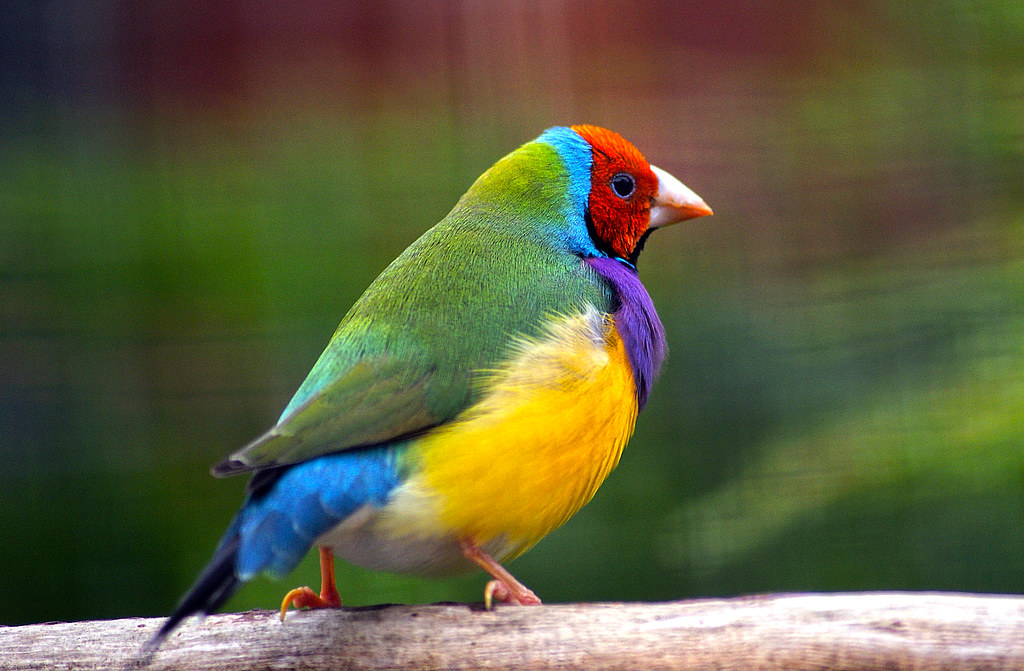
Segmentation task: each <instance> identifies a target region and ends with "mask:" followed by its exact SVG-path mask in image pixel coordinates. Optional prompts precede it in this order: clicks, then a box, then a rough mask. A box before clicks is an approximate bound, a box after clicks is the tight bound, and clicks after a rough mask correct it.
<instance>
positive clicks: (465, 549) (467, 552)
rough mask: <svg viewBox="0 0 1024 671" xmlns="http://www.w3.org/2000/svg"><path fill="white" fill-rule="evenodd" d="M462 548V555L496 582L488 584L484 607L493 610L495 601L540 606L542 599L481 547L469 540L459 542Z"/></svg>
mask: <svg viewBox="0 0 1024 671" xmlns="http://www.w3.org/2000/svg"><path fill="white" fill-rule="evenodd" d="M459 545H461V546H462V554H463V555H464V556H465V557H466V559H471V560H472V561H474V562H475V563H476V564H477V565H479V566H480V568H482V569H483V570H485V571H487V573H488V574H490V576H491V577H492V578H494V580H492V581H490V582H489V583H487V587H485V588H484V607H485V608H486V609H487V610H490V609H491V602H492V600H494V599H497V600H498V601H503V602H505V603H512V604H516V605H519V606H537V605H540V599H538V598H537V595H536V594H534V593H533V592H532V591H531V590H530V589H529V588H528V587H527V586H526V585H524V584H523V583H521V582H519V581H518V580H516V579H515V578H514V577H513V576H512V574H511V573H509V572H508V570H507V569H506V568H505V567H504V566H502V565H501V564H499V563H498V562H497V561H495V560H494V558H493V557H491V555H489V554H487V553H486V552H484V551H483V550H481V549H480V547H479V546H478V545H477V544H476V543H474V542H473V541H472V540H470V539H468V538H463V539H462V540H461V541H459Z"/></svg>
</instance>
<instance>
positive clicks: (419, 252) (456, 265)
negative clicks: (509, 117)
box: [214, 142, 613, 474]
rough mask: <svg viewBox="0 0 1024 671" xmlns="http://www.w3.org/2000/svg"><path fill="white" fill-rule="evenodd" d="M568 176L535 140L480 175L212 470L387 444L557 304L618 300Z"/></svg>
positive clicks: (447, 404) (471, 388) (421, 425)
mask: <svg viewBox="0 0 1024 671" xmlns="http://www.w3.org/2000/svg"><path fill="white" fill-rule="evenodd" d="M568 182H569V175H568V172H567V170H566V168H565V165H564V163H563V160H562V158H561V157H560V155H559V154H558V153H557V152H556V150H555V149H554V148H553V147H552V146H550V145H549V144H546V143H542V142H531V143H529V144H527V145H524V146H523V147H521V148H519V149H518V150H516V151H515V152H513V153H512V154H509V155H508V156H506V157H505V158H504V159H502V160H501V161H499V162H498V163H496V164H495V165H494V166H493V167H492V168H491V169H490V170H488V171H487V172H486V173H484V174H483V175H482V176H481V177H480V178H479V179H478V180H477V181H476V183H475V184H474V185H473V186H472V187H471V188H470V190H469V191H468V192H467V193H466V194H465V195H464V196H463V197H462V198H461V199H460V200H459V202H458V203H457V204H456V206H455V207H454V208H453V209H452V211H451V212H450V213H449V214H448V216H446V217H445V218H444V219H443V220H441V222H440V223H438V224H437V225H436V226H434V227H433V228H431V229H430V230H429V231H427V232H426V233H425V234H424V235H423V236H422V237H420V238H419V239H418V240H417V241H416V242H414V243H413V244H412V245H411V246H410V247H409V248H408V249H406V250H405V251H404V252H403V253H402V254H401V255H400V256H399V257H398V258H397V259H395V260H394V261H393V262H392V263H391V265H389V266H388V267H387V268H386V269H385V270H384V272H383V273H381V275H380V276H379V277H378V278H377V279H376V280H374V282H373V283H372V284H371V285H370V287H369V288H368V289H367V290H366V292H365V293H364V294H363V295H362V297H360V298H359V300H358V301H356V303H355V305H353V306H352V309H351V310H350V311H349V312H348V314H347V315H346V316H345V318H344V319H343V320H342V322H341V324H340V325H339V326H338V329H337V331H336V332H335V333H334V336H333V337H332V338H331V341H330V343H329V344H328V346H327V349H326V350H324V352H323V354H322V355H321V356H320V358H319V360H318V361H317V362H316V365H314V367H313V369H312V371H310V373H309V376H308V377H307V378H306V380H305V382H303V384H302V386H301V387H300V388H299V390H298V391H297V392H296V394H295V396H294V398H293V399H292V401H291V402H290V403H289V404H288V407H287V408H286V409H285V411H284V413H283V415H282V416H281V419H280V420H279V421H278V424H277V426H275V427H274V428H273V429H271V430H270V431H269V432H268V433H266V434H264V435H263V436H261V437H260V438H259V439H257V440H256V441H254V442H253V443H251V444H250V445H248V446H246V447H244V448H243V449H241V450H240V451H238V452H236V453H235V454H233V455H232V456H231V457H230V458H229V459H228V460H226V461H225V462H223V463H222V464H220V465H218V466H217V467H216V468H215V471H214V472H215V473H218V474H228V473H233V472H240V471H246V470H256V469H263V468H268V467H272V466H278V465H283V464H290V463H296V462H299V461H304V460H307V459H311V458H313V457H316V456H320V455H323V454H328V453H331V452H337V451H340V450H345V449H349V448H353V447H359V446H365V445H372V444H380V443H386V442H390V441H393V440H396V439H398V438H401V437H404V436H408V435H411V434H415V433H418V432H421V431H424V430H426V429H429V428H430V427H433V426H436V425H438V424H442V423H444V422H446V421H449V420H450V419H452V418H453V417H454V416H455V415H457V414H458V413H459V412H461V411H462V410H463V409H465V408H466V407H467V406H469V405H471V404H472V403H473V402H474V401H475V400H477V398H478V396H479V393H480V388H479V384H477V382H478V378H477V373H478V372H480V371H487V370H491V369H494V368H495V367H496V366H497V365H499V364H500V363H501V362H502V361H504V360H505V359H506V358H507V357H508V355H509V354H510V351H511V346H512V345H513V343H514V342H515V339H516V338H517V337H521V336H527V337H529V336H534V335H537V334H538V332H539V330H540V329H541V327H542V325H543V323H544V321H545V318H546V316H547V315H550V314H553V313H563V314H564V313H571V312H575V311H578V310H580V309H581V308H582V307H583V306H584V305H586V304H587V303H590V304H593V305H595V306H596V307H597V308H598V309H599V310H603V311H609V310H611V309H612V302H613V298H612V295H611V293H610V292H609V290H608V288H607V286H606V285H605V283H604V282H603V281H601V280H600V279H599V278H598V277H597V276H596V275H595V274H594V273H593V272H592V271H591V270H590V269H589V268H587V267H586V266H585V265H584V264H583V262H582V261H581V259H580V257H579V256H577V255H576V254H575V253H573V252H572V251H571V250H570V248H569V247H570V245H569V243H568V242H567V241H569V240H572V239H578V238H579V237H580V236H581V235H584V236H585V235H586V225H585V223H584V220H583V213H582V212H579V211H575V209H576V208H575V207H574V205H573V203H572V201H571V198H570V195H569V188H568Z"/></svg>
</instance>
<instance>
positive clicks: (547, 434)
mask: <svg viewBox="0 0 1024 671" xmlns="http://www.w3.org/2000/svg"><path fill="white" fill-rule="evenodd" d="M485 385H486V393H485V395H484V397H483V399H482V401H481V402H480V403H478V404H477V405H475V406H473V407H472V408H470V409H469V410H467V411H466V412H465V413H464V414H463V415H462V416H461V417H459V418H457V420H456V421H454V422H452V423H450V424H448V425H446V426H444V427H441V428H440V429H438V430H436V431H434V432H432V433H430V434H428V435H426V436H424V437H423V438H421V439H420V440H418V441H416V444H415V445H414V447H413V449H412V453H411V454H410V458H411V460H412V463H413V464H414V465H413V467H412V471H413V473H415V475H413V476H412V477H411V479H410V485H411V486H412V488H413V489H416V490H419V491H421V492H423V493H424V494H428V495H429V498H430V499H432V500H433V501H434V502H435V505H436V513H437V516H436V519H437V523H438V524H439V528H437V529H436V530H435V531H437V532H439V533H440V532H442V531H443V532H445V533H448V534H455V535H457V536H458V537H460V538H463V537H468V538H472V539H473V540H475V541H476V542H477V543H479V544H482V545H483V544H488V543H491V541H497V542H498V545H504V544H506V543H507V554H506V555H505V557H504V558H508V557H511V556H515V555H517V554H520V553H521V552H524V551H525V550H527V549H528V548H530V547H531V546H532V545H533V544H534V543H536V542H537V541H538V540H540V539H541V538H542V537H543V536H544V535H545V534H547V533H548V532H549V531H551V530H552V529H554V528H556V527H558V526H559V525H561V524H562V523H563V522H565V521H566V520H567V519H569V517H571V516H572V515H573V514H574V513H575V512H576V511H578V510H579V509H580V508H581V507H582V506H583V505H584V504H585V503H587V502H588V501H589V500H590V499H591V498H592V497H593V496H594V493H595V492H596V491H597V488H598V486H600V484H601V483H602V482H603V481H604V479H605V477H607V475H608V473H609V472H610V471H611V470H612V469H613V468H614V467H615V465H616V464H617V463H618V461H619V456H620V455H621V454H622V448H623V447H624V446H625V444H626V441H627V440H628V439H629V437H630V435H631V434H632V433H633V426H634V423H635V421H636V415H637V401H636V388H635V385H634V382H633V374H632V370H631V368H630V366H629V361H628V358H627V355H626V350H625V347H624V345H623V343H622V339H621V338H620V337H619V334H618V332H617V331H616V330H615V327H614V325H613V324H612V322H611V319H610V317H609V316H606V315H602V314H600V313H598V312H597V310H595V309H593V308H590V309H588V310H587V311H586V312H584V313H583V314H580V315H574V316H560V317H555V318H553V319H552V322H551V324H550V326H549V327H548V329H547V332H546V333H545V334H544V336H543V337H541V338H539V339H537V340H531V341H523V342H521V343H520V345H519V347H518V348H517V351H516V353H515V355H514V356H513V357H512V359H511V360H510V361H509V362H508V363H506V364H505V365H504V366H503V367H501V368H500V369H499V370H496V371H493V372H490V373H488V374H487V378H486V380H485Z"/></svg>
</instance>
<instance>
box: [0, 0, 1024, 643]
mask: <svg viewBox="0 0 1024 671" xmlns="http://www.w3.org/2000/svg"><path fill="white" fill-rule="evenodd" d="M339 4H344V6H335V5H334V4H332V3H308V4H304V3H295V4H284V5H281V6H280V7H276V6H275V5H274V4H273V3H266V4H264V3H248V2H244V1H240V0H234V1H220V2H211V3H195V2H185V1H184V0H172V1H169V2H157V1H156V0H150V1H143V2H113V3H110V2H101V1H99V0H87V1H79V2H71V1H70V0H58V1H56V2H8V3H5V6H4V12H3V18H2V20H0V49H2V53H0V457H2V462H0V468H2V473H3V477H2V482H3V487H2V498H0V593H2V594H4V595H5V596H4V598H3V599H2V600H0V623H7V624H11V623H22V622H30V621H44V620H55V619H85V618H104V617H116V616H127V615H157V614H166V613H168V612H169V611H170V610H171V608H172V607H173V605H174V603H175V601H176V600H177V598H178V596H179V595H180V594H181V592H182V591H183V590H184V589H186V587H188V585H189V584H190V583H191V581H192V580H193V578H194V577H195V575H196V573H197V572H198V571H199V570H200V569H201V567H202V566H203V565H204V563H205V562H206V560H207V559H208V557H209V555H210V553H211V551H212V549H213V547H214V545H215V543H216V542H217V539H218V537H219V535H220V533H221V532H222V530H223V529H224V527H225V526H226V525H227V523H228V521H229V520H230V518H231V516H232V515H233V513H234V511H235V509H236V507H237V505H238V504H239V502H240V501H241V499H242V493H243V489H244V486H245V481H244V480H243V479H229V480H223V481H221V480H214V479H212V478H211V477H209V475H208V468H209V466H210V465H211V464H213V463H214V462H216V461H218V460H219V459H220V458H222V457H223V456H224V455H226V454H227V453H228V452H230V451H231V450H233V449H235V448H236V447H238V446H240V445H242V444H243V443H245V442H246V441H248V440H249V439H251V438H253V437H254V436H256V435H258V434H259V433H261V432H262V431H263V430H265V429H266V428H268V427H269V426H270V425H271V424H272V423H273V421H274V420H275V419H276V418H277V416H278V414H279V413H280V411H281V410H282V409H283V407H284V405H285V404H286V403H287V401H288V399H289V397H290V395H291V393H292V392H293V391H294V390H295V389H296V388H297V386H298V384H299V383H300V382H301V380H302V379H303V377H304V376H305V374H306V372H307V371H308V370H309V368H310V366H311V365H312V364H313V362H314V361H315V359H316V357H317V356H318V355H319V353H320V351H321V349H322V348H323V346H324V345H325V344H326V342H327V339H328V338H329V336H330V335H331V333H332V331H333V329H334V327H335V325H336V324H337V322H338V321H339V319H340V318H341V316H342V315H343V314H344V312H345V311H346V310H347V309H348V307H349V306H350V305H351V303H352V302H353V301H354V300H355V298H356V297H357V296H358V295H359V293H360V292H361V291H362V290H363V289H364V288H365V287H366V285H367V284H368V283H369V282H370V281H371V280H372V279H373V278H374V277H375V276H376V274H377V273H378V272H380V270H382V269H383V268H384V266H385V265H386V264H387V263H388V261H389V260H390V259H392V258H393V257H394V256H395V255H397V254H398V253H399V252H400V251H401V250H402V249H403V248H404V247H405V246H406V245H408V244H409V243H410V242H411V241H412V240H414V239H415V238H416V237H417V236H418V235H419V234H420V233H422V232H423V231H424V230H425V229H426V228H427V227H429V226H430V225H432V224H433V223H434V222H436V221H437V220H439V219H440V218H441V217H442V216H443V215H444V214H445V213H446V212H447V210H448V209H449V208H450V207H451V206H452V204H454V202H455V201H456V199H457V198H458V197H459V196H460V195H461V194H462V193H463V192H464V191H465V189H466V188H467V187H468V186H469V184H470V183H471V182H472V180H473V179H474V178H475V177H476V176H477V175H478V174H480V173H481V172H482V171H483V170H484V169H485V168H487V167H488V166H489V165H490V164H491V163H493V162H494V161H495V160H496V159H498V158H499V157H500V156H502V155H504V154H505V153H507V152H508V151H510V150H512V149H513V148H515V147H516V146H518V145H519V144H521V143H523V142H526V141H528V140H530V139H532V138H533V137H535V136H536V135H537V134H539V133H540V132H541V131H542V130H543V129H544V128H545V127H547V126H550V125H554V124H566V123H580V122H588V123H597V124H601V125H605V126H608V127H610V128H613V129H615V130H618V131H619V132H621V133H622V134H623V135H625V136H626V137H627V138H628V139H630V140H632V141H633V142H634V143H635V144H636V145H637V146H638V147H639V148H640V149H641V151H643V152H644V153H645V154H646V155H647V157H648V158H649V159H651V161H652V162H654V163H656V164H658V165H659V166H661V167H663V168H665V169H667V170H669V171H670V172H672V173H673V174H675V175H676V176H678V177H680V178H681V179H682V180H683V181H685V182H686V183H687V184H688V185H689V186H690V187H692V188H693V189H694V190H695V191H697V192H698V193H700V194H701V195H702V196H703V197H704V198H705V199H706V200H707V201H708V202H709V203H710V204H711V206H712V207H713V208H714V209H715V216H714V217H711V218H708V219H701V220H698V221H695V222H691V223H689V224H685V225H681V226H678V227H676V228H673V229H670V230H668V231H663V232H661V233H659V234H658V235H656V236H655V237H654V239H653V240H652V241H651V243H650V244H649V245H648V246H647V251H646V252H645V255H644V257H643V258H642V259H641V262H642V265H641V274H642V276H643V278H644V281H645V283H646V285H647V286H648V288H649V289H650V292H651V294H652V295H653V297H654V300H655V303H656V304H657V306H658V308H659V311H660V314H661V315H662V318H663V320H664V322H665V326H666V329H667V331H668V334H669V341H670V347H671V354H670V358H669V361H668V363H667V366H666V367H665V369H664V371H663V374H662V377H661V379H660V381H659V382H658V384H657V385H656V387H655V389H654V392H653V396H652V400H651V402H650V405H649V406H648V409H647V410H646V411H645V412H644V414H643V415H642V416H641V418H640V420H639V423H638V425H637V432H636V435H635V437H634V439H633V441H632V442H631V444H630V446H629V449H628V450H627V451H626V453H625V455H624V457H623V460H622V463H621V465H620V466H619V468H618V470H617V471H616V472H614V473H613V474H612V476H611V478H610V479H609V481H608V482H607V483H606V484H605V486H604V487H603V488H602V489H601V491H600V492H599V493H598V495H597V497H596V498H595V500H594V501H593V502H592V503H591V504H590V505H589V506H588V507H587V508H585V509H584V510H583V511H582V512H581V513H580V514H579V515H577V516H576V517H575V518H574V519H573V520H571V521H570V522H569V523H568V524H567V525H566V526H565V527H563V528H562V529H561V530H559V531H557V532H555V533H553V534H552V535H551V536H550V537H549V538H548V539H546V540H544V541H543V542H542V543H541V544H540V545H539V546H538V547H537V548H536V549H535V550H533V551H532V552H531V553H529V554H527V555H526V556H524V557H523V558H521V559H519V560H517V561H516V562H514V563H513V564H512V569H513V570H514V572H515V573H516V574H517V575H518V576H519V577H520V578H521V579H522V580H523V581H524V582H525V583H527V584H528V585H530V586H531V587H533V588H534V589H535V590H536V591H537V592H538V594H540V595H541V596H542V597H543V598H545V599H546V600H549V601H585V600H597V599H605V600H629V599H678V598H686V597H696V596H711V595H730V594H738V593H750V592H766V591H782V590H874V589H915V590H933V589H941V590H969V591H996V592H1021V591H1024V49H1022V48H1021V45H1022V44H1024V3H1021V2H1019V0H1003V1H1002V2H952V1H942V0H939V1H937V2H933V3H928V4H926V5H923V4H920V3H904V2H885V1H881V0H877V1H871V0H868V1H864V2H836V3H806V2H798V1H795V0H782V1H779V2H773V3H761V2H738V3H700V2H665V1H652V2H643V3H638V4H632V3H629V2H621V1H611V2H586V3H575V2H567V3H565V2H546V3H536V4H534V3H529V4H526V3H524V4H513V3H477V2H461V3H458V2H452V3H441V4H434V3H426V2H390V3H351V4H348V3H339ZM317 580H318V572H317V569H316V565H315V561H313V557H312V556H311V557H307V560H306V561H305V562H304V563H303V564H302V566H301V568H300V569H299V570H298V571H296V573H295V574H293V575H291V576H290V577H289V578H288V579H287V580H286V581H284V582H281V583H275V582H272V581H269V580H264V579H260V580H257V581H254V582H253V583H251V584H250V585H249V586H247V587H245V588H244V589H242V590H241V591H240V592H239V593H238V595H237V596H236V597H235V598H234V599H232V601H231V602H230V603H229V604H228V608H230V609H244V608H250V607H254V606H260V607H267V608H273V607H275V606H276V605H277V604H278V603H279V599H280V597H281V596H282V594H283V592H284V591H285V590H286V589H287V588H290V587H293V586H295V585H299V584H305V583H309V584H313V585H315V584H317ZM339 580H340V583H341V590H342V595H343V597H344V598H345V599H346V603H348V604H351V605H359V604H369V603H383V602H431V601H438V600H453V601H454V600H474V601H477V600H479V599H480V597H481V588H482V586H483V583H484V577H483V576H482V575H469V576H465V577H461V578H457V579H453V580H449V581H424V580H418V579H412V578H401V577H394V576H388V575H382V574H373V573H369V572H366V571H363V570H359V569H356V568H352V567H349V566H345V565H342V566H340V567H339Z"/></svg>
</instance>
